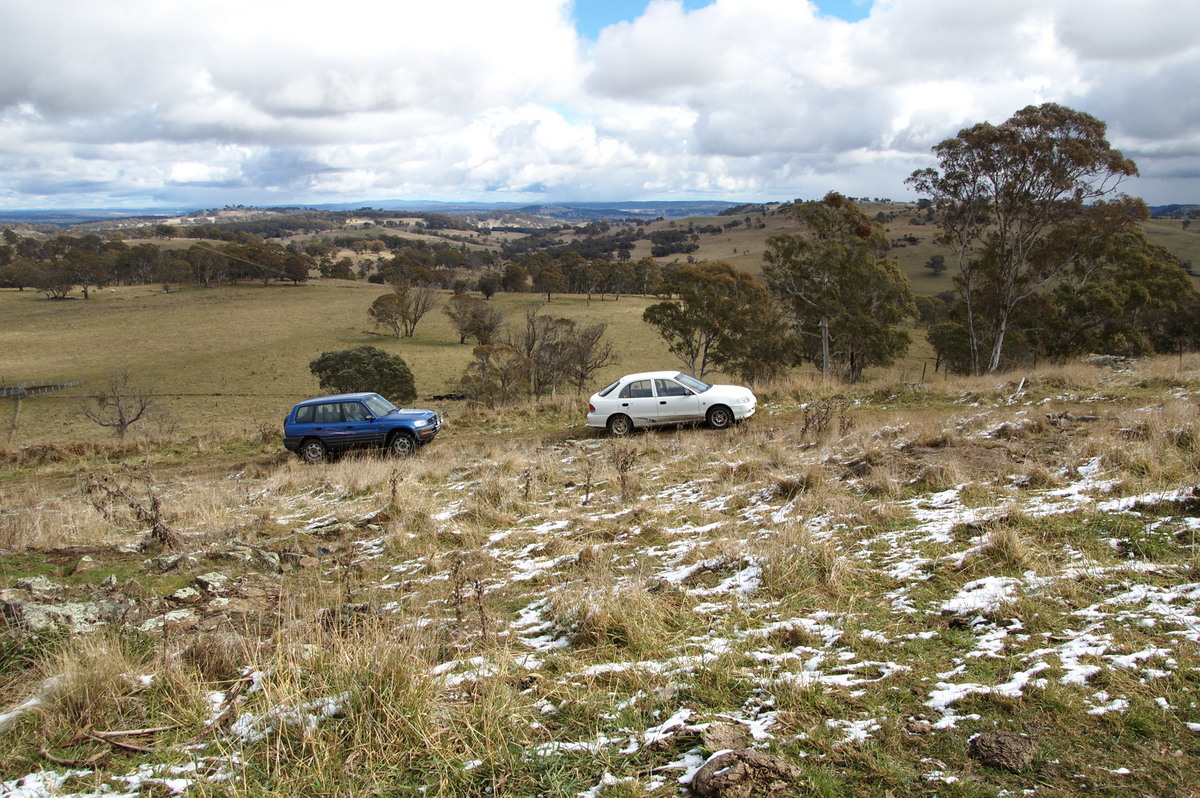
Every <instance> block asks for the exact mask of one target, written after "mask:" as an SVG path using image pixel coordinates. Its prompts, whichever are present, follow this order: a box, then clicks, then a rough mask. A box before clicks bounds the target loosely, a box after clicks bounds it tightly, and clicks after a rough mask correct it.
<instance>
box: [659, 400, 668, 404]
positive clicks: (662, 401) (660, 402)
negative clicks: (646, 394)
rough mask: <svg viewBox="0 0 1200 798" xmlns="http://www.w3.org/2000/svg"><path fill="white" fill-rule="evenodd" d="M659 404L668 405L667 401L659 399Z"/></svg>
mask: <svg viewBox="0 0 1200 798" xmlns="http://www.w3.org/2000/svg"><path fill="white" fill-rule="evenodd" d="M658 403H659V404H660V405H665V404H666V403H667V400H666V399H659V400H658Z"/></svg>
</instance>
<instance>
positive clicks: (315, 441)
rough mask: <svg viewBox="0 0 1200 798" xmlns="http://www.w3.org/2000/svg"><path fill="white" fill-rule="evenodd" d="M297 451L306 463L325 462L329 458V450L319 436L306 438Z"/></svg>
mask: <svg viewBox="0 0 1200 798" xmlns="http://www.w3.org/2000/svg"><path fill="white" fill-rule="evenodd" d="M296 453H297V454H299V455H300V459H301V460H303V461H304V462H306V463H323V462H325V461H326V460H328V459H329V450H328V449H326V448H325V444H324V443H321V440H320V439H319V438H305V439H304V440H303V441H302V442H301V443H300V448H299V449H298V450H297V452H296Z"/></svg>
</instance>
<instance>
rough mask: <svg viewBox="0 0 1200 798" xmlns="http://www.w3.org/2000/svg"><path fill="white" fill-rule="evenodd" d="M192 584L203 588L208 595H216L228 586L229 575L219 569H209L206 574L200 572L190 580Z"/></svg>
mask: <svg viewBox="0 0 1200 798" xmlns="http://www.w3.org/2000/svg"><path fill="white" fill-rule="evenodd" d="M192 584H194V585H195V586H196V587H198V588H199V589H200V590H203V591H204V592H205V593H207V594H208V595H210V596H216V595H219V594H221V593H223V592H225V590H226V589H228V587H229V577H228V576H226V575H225V574H223V573H221V572H220V571H209V572H208V573H206V574H200V575H199V576H197V577H196V578H195V579H193V580H192Z"/></svg>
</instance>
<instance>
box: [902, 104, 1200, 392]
mask: <svg viewBox="0 0 1200 798" xmlns="http://www.w3.org/2000/svg"><path fill="white" fill-rule="evenodd" d="M1105 132H1106V125H1105V124H1104V122H1102V121H1100V120H1098V119H1096V118H1095V117H1093V116H1091V115H1090V114H1086V113H1083V112H1080V111H1075V110H1073V109H1071V108H1067V107H1065V106H1062V105H1058V104H1056V103H1045V104H1043V105H1037V106H1033V105H1031V106H1028V107H1026V108H1024V109H1022V110H1020V111H1018V112H1017V113H1016V114H1014V115H1013V117H1012V118H1011V119H1009V120H1007V121H1006V122H1004V123H1002V124H1000V125H992V124H990V123H986V122H984V123H980V124H977V125H973V126H972V127H969V128H965V129H964V130H961V131H959V133H958V135H957V136H955V137H954V138H950V139H946V140H945V141H943V142H941V143H940V144H938V145H937V146H935V147H934V148H933V151H934V153H935V154H936V156H937V159H938V162H939V168H936V169H935V168H930V169H922V170H919V171H916V172H914V173H913V174H912V176H911V177H909V178H908V181H907V182H908V183H909V184H910V185H912V186H913V187H914V188H915V189H916V190H917V191H918V192H919V193H921V194H922V195H925V196H926V197H928V198H929V199H930V200H931V201H932V205H933V209H934V211H935V218H936V223H937V225H938V227H939V228H940V230H941V233H940V235H939V237H938V242H939V243H941V244H943V245H945V246H947V247H949V248H950V250H951V252H952V262H953V267H955V268H956V269H957V274H956V276H955V289H956V291H957V294H958V301H957V303H955V305H954V307H953V308H952V309H951V313H950V318H949V319H948V320H946V321H943V322H941V323H939V324H938V325H936V326H935V327H933V328H931V330H930V341H931V342H932V343H933V345H934V347H935V349H936V350H937V352H938V356H939V359H940V360H942V361H943V362H946V363H947V364H948V365H949V366H950V367H951V368H953V369H955V370H958V371H962V372H964V373H973V374H981V373H984V372H994V371H997V370H998V369H1000V368H1002V367H1003V366H1005V365H1006V364H1011V363H1014V362H1020V361H1022V360H1029V359H1032V358H1036V357H1038V356H1042V357H1049V358H1064V357H1068V356H1073V355H1078V354H1080V353H1083V352H1087V351H1100V352H1107V353H1116V354H1125V355H1137V354H1145V353H1148V352H1153V351H1169V350H1170V349H1172V348H1183V347H1185V346H1195V345H1196V344H1197V343H1198V342H1200V321H1198V319H1200V313H1197V307H1198V303H1197V299H1196V292H1195V291H1194V290H1193V289H1192V286H1191V284H1190V282H1189V281H1188V280H1187V278H1186V276H1185V274H1184V272H1183V270H1182V269H1181V268H1180V267H1179V262H1178V260H1177V259H1175V258H1174V257H1173V256H1171V255H1170V253H1169V252H1167V251H1166V250H1165V249H1163V248H1162V247H1158V246H1155V245H1153V244H1151V243H1150V242H1149V241H1148V240H1147V239H1146V236H1145V232H1144V230H1143V229H1142V228H1141V226H1140V222H1141V221H1142V220H1143V219H1145V218H1146V216H1147V211H1146V207H1145V204H1144V203H1143V202H1142V201H1141V200H1136V199H1132V198H1129V197H1127V196H1124V195H1122V194H1118V193H1117V189H1118V187H1119V186H1120V184H1121V182H1122V181H1123V180H1124V179H1126V178H1129V177H1132V176H1135V175H1136V174H1137V166H1136V165H1135V164H1134V162H1133V161H1131V160H1130V159H1128V158H1126V157H1125V156H1124V155H1123V154H1121V152H1120V151H1119V150H1116V149H1114V148H1113V147H1112V146H1111V145H1110V144H1109V142H1108V140H1107V139H1106V138H1105Z"/></svg>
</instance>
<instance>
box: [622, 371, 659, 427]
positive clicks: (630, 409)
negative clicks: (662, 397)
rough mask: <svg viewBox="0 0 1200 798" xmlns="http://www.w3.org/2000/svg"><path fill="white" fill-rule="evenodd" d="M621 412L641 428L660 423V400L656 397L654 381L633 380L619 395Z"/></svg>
mask: <svg viewBox="0 0 1200 798" xmlns="http://www.w3.org/2000/svg"><path fill="white" fill-rule="evenodd" d="M617 405H618V406H619V408H620V411H621V412H622V413H624V414H625V415H627V416H629V417H630V418H632V419H633V423H634V424H635V425H636V426H639V427H645V426H648V425H650V424H657V423H658V399H657V398H655V396H654V381H653V380H649V379H645V380H633V381H632V382H630V383H629V384H627V385H625V386H624V387H623V388H621V392H620V393H619V394H618V395H617Z"/></svg>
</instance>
